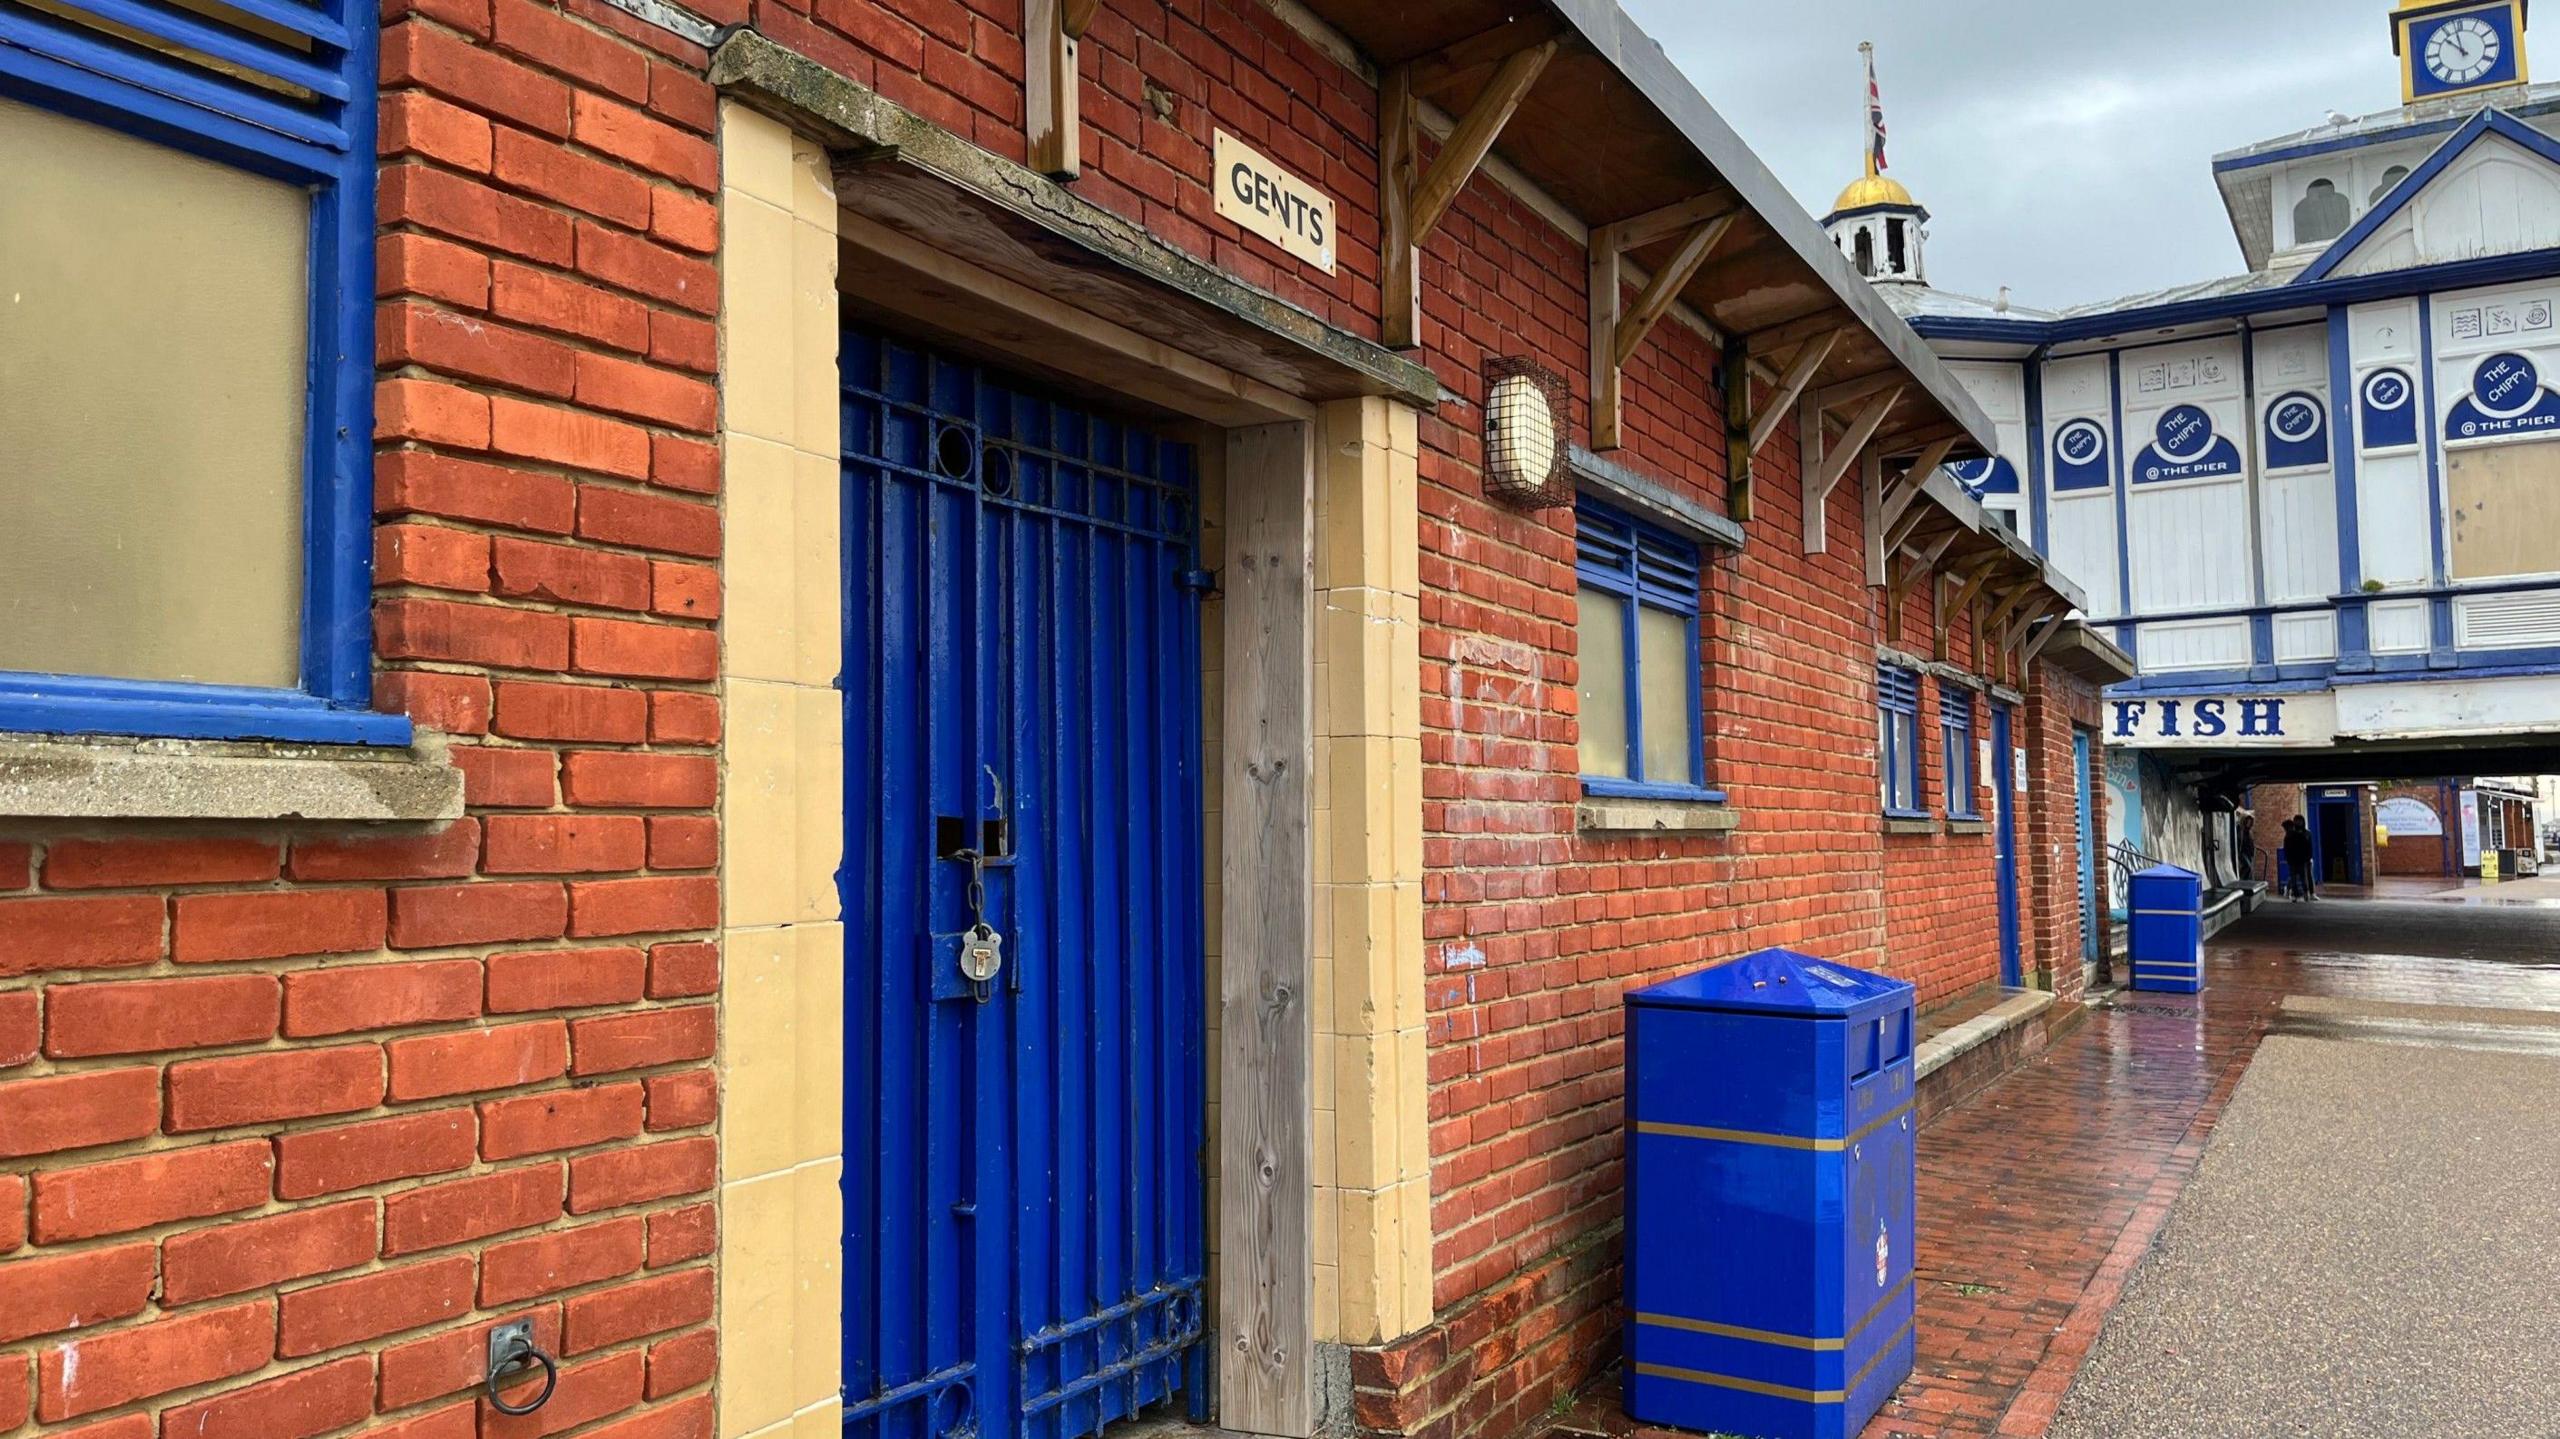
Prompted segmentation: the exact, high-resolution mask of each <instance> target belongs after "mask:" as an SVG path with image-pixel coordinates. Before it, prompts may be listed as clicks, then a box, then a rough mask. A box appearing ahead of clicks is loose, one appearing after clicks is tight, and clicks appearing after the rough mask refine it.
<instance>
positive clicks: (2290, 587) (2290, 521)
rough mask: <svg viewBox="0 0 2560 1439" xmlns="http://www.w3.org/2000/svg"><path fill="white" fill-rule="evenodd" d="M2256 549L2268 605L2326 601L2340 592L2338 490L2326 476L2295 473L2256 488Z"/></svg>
mask: <svg viewBox="0 0 2560 1439" xmlns="http://www.w3.org/2000/svg"><path fill="white" fill-rule="evenodd" d="M2258 502H2259V506H2260V510H2259V513H2260V525H2259V530H2258V535H2259V548H2260V549H2261V551H2262V552H2263V554H2264V556H2265V560H2266V570H2267V599H2268V600H2270V601H2272V602H2278V603H2281V602H2282V601H2285V600H2319V599H2327V598H2328V597H2329V596H2331V595H2333V594H2335V593H2337V590H2338V490H2337V484H2336V482H2335V481H2334V480H2332V479H2331V478H2330V475H2329V472H2328V471H2327V470H2325V469H2322V470H2297V471H2294V472H2292V473H2290V474H2283V475H2270V476H2268V477H2267V478H2265V479H2263V480H2260V481H2259V482H2258Z"/></svg>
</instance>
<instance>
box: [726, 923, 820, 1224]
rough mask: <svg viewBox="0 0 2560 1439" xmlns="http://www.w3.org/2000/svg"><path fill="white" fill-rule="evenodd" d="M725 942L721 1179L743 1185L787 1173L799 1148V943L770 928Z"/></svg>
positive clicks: (731, 933)
mask: <svg viewBox="0 0 2560 1439" xmlns="http://www.w3.org/2000/svg"><path fill="white" fill-rule="evenodd" d="M722 939H723V943H722V946H721V950H722V953H721V974H720V997H721V1011H722V1027H723V1028H724V1029H725V1030H726V1034H725V1035H724V1036H723V1039H724V1042H723V1043H722V1045H721V1046H720V1050H721V1064H722V1071H723V1072H722V1076H721V1085H720V1089H721V1106H720V1120H721V1122H720V1172H721V1173H722V1174H724V1175H726V1176H728V1177H729V1178H731V1179H735V1180H743V1179H748V1178H752V1177H755V1176H759V1175H766V1174H773V1173H777V1172H779V1171H781V1170H784V1169H787V1168H789V1167H790V1166H791V1164H792V1162H793V1159H794V1157H795V1154H794V1151H795V1150H797V1149H798V1147H799V1138H800V1121H799V1117H798V1116H799V1098H800V1095H799V1090H800V1055H801V1039H800V1022H801V1014H802V1010H801V1002H800V983H799V971H800V956H799V943H800V937H799V935H798V934H797V933H796V932H795V930H794V929H793V928H771V929H732V930H728V931H726V932H725V933H724V934H723V936H722ZM836 1032H837V1033H838V1034H839V1035H840V1034H841V1033H842V1032H843V1030H842V1026H841V1025H839V1026H837V1027H836ZM839 1043H841V1041H839Z"/></svg>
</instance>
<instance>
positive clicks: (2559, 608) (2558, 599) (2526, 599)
mask: <svg viewBox="0 0 2560 1439" xmlns="http://www.w3.org/2000/svg"><path fill="white" fill-rule="evenodd" d="M2453 630H2454V643H2456V644H2458V645H2460V646H2461V647H2462V648H2464V649H2514V648H2517V647H2519V646H2523V645H2549V644H2560V590H2535V591H2532V592H2530V593H2526V594H2519V595H2480V596H2478V597H2476V598H2468V599H2457V600H2455V601H2454V602H2453Z"/></svg>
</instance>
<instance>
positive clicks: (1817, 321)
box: [1743, 305, 1858, 355]
mask: <svg viewBox="0 0 2560 1439" xmlns="http://www.w3.org/2000/svg"><path fill="white" fill-rule="evenodd" d="M1857 328H1858V327H1857V325H1856V324H1855V323H1854V322H1852V320H1851V319H1850V316H1849V312H1848V311H1847V310H1844V309H1842V308H1841V307H1839V306H1837V305H1826V306H1824V307H1823V308H1822V309H1819V310H1816V311H1814V312H1813V313H1812V314H1810V315H1799V316H1797V317H1796V318H1794V319H1792V320H1788V321H1786V322H1784V323H1782V324H1776V325H1771V326H1769V327H1768V328H1767V329H1764V330H1753V331H1752V332H1751V333H1750V334H1748V335H1746V336H1744V337H1743V338H1744V339H1745V340H1746V341H1748V342H1749V343H1750V346H1751V353H1752V354H1754V355H1783V354H1785V353H1786V352H1787V351H1789V350H1792V349H1794V348H1795V347H1796V346H1798V345H1801V344H1803V343H1804V342H1805V341H1807V340H1810V339H1812V338H1813V337H1814V336H1816V335H1820V334H1828V333H1832V332H1837V333H1840V334H1848V333H1850V332H1852V331H1854V330H1856V329H1857Z"/></svg>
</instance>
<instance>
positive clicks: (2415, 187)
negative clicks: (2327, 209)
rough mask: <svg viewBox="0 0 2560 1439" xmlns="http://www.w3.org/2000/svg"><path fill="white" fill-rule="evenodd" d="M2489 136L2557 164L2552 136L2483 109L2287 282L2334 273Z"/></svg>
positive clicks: (2557, 144) (2559, 147)
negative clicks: (2452, 165) (2431, 184)
mask: <svg viewBox="0 0 2560 1439" xmlns="http://www.w3.org/2000/svg"><path fill="white" fill-rule="evenodd" d="M2491 135H2496V136H2498V137H2499V138H2501V139H2504V140H2507V141H2509V142H2511V143H2513V144H2514V145H2515V146H2517V147H2518V148H2519V149H2522V150H2524V151H2525V152H2526V153H2528V154H2531V155H2535V156H2538V157H2540V158H2541V159H2542V160H2543V161H2545V162H2546V163H2548V164H2550V165H2552V166H2554V167H2560V140H2554V139H2552V138H2551V137H2550V136H2548V135H2545V134H2543V133H2542V132H2541V131H2539V130H2537V129H2535V128H2533V127H2532V126H2531V125H2528V124H2526V123H2524V122H2523V121H2521V120H2518V119H2516V118H2515V117H2514V116H2512V115H2509V114H2508V113H2506V112H2505V111H2503V110H2498V109H2486V110H2482V111H2480V112H2479V113H2477V114H2475V115H2473V116H2472V117H2471V118H2470V119H2468V120H2465V121H2463V122H2462V125H2461V126H2460V128H2458V129H2456V130H2455V131H2454V132H2453V133H2452V134H2450V135H2447V136H2445V137H2444V142H2443V143H2442V144H2439V145H2438V146H2436V148H2435V150H2434V151H2433V152H2432V153H2430V154H2429V155H2428V156H2427V158H2426V159H2424V160H2422V161H2420V162H2419V163H2418V164H2417V166H2416V167H2415V168H2413V169H2411V170H2410V171H2409V173H2408V174H2406V175H2403V176H2401V177H2400V183H2399V184H2397V185H2394V186H2392V187H2391V189H2390V192H2389V193H2387V194H2385V195H2384V196H2383V197H2382V199H2381V200H2379V201H2378V202H2376V203H2375V204H2374V206H2373V207H2372V208H2371V209H2369V210H2367V211H2365V212H2364V214H2363V215H2362V216H2361V217H2360V218H2358V219H2357V221H2356V222H2355V223H2354V224H2352V225H2350V226H2348V227H2347V232H2346V233H2345V234H2343V235H2340V236H2339V237H2338V238H2337V239H2335V240H2332V241H2330V242H2329V248H2327V249H2325V250H2323V251H2321V252H2320V257H2319V258H2318V259H2316V260H2313V261H2312V262H2311V263H2310V264H2309V265H2307V266H2305V267H2303V270H2302V272H2301V273H2300V274H2298V275H2295V276H2294V277H2293V280H2292V282H2291V283H2293V284H2297V285H2307V284H2313V283H2316V282H2318V281H2321V280H2325V279H2327V278H2329V277H2330V276H2331V275H2332V274H2334V273H2336V272H2337V269H2338V267H2339V266H2341V265H2343V264H2345V263H2346V262H2347V260H2348V258H2349V257H2350V256H2352V255H2354V254H2355V252H2356V251H2357V250H2358V249H2360V248H2362V247H2363V245H2364V242H2365V241H2367V240H2369V239H2372V238H2373V236H2374V235H2375V234H2376V233H2377V232H2379V231H2380V230H2381V229H2382V227H2383V226H2385V225H2387V224H2389V223H2390V222H2391V218H2392V217H2393V216H2395V215H2397V214H2399V213H2400V212H2401V211H2402V210H2404V209H2406V208H2408V206H2409V202H2410V201H2412V200H2414V199H2416V198H2417V196H2418V192H2419V191H2421V190H2423V189H2425V188H2426V187H2427V186H2428V184H2429V183H2430V182H2432V181H2433V180H2434V179H2435V178H2436V177H2437V176H2438V175H2441V174H2443V173H2444V171H2445V167H2446V166H2448V165H2451V164H2452V163H2453V162H2454V161H2455V160H2457V159H2459V158H2460V157H2461V156H2462V154H2463V152H2464V151H2466V150H2469V149H2470V148H2471V147H2472V146H2474V145H2477V144H2479V143H2480V142H2481V141H2483V140H2484V139H2486V138H2487V137H2489V136H2491Z"/></svg>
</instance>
